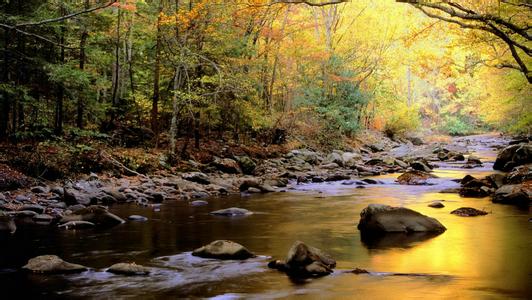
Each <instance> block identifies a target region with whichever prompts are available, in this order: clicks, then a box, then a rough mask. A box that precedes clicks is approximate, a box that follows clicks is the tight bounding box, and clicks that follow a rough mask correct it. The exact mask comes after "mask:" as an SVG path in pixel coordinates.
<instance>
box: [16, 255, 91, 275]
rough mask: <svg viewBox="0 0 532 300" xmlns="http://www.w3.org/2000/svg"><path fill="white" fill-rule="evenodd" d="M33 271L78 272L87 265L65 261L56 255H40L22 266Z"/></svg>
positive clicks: (84, 269)
mask: <svg viewBox="0 0 532 300" xmlns="http://www.w3.org/2000/svg"><path fill="white" fill-rule="evenodd" d="M22 268H23V269H26V270H29V271H31V272H33V273H78V272H83V271H86V270H87V267H85V266H82V265H78V264H72V263H69V262H66V261H64V260H62V259H61V258H59V257H58V256H56V255H41V256H37V257H34V258H32V259H30V260H29V261H28V263H27V264H26V265H25V266H23V267H22Z"/></svg>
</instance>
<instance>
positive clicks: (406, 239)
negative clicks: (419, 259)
mask: <svg viewBox="0 0 532 300" xmlns="http://www.w3.org/2000/svg"><path fill="white" fill-rule="evenodd" d="M440 234H442V232H413V233H402V232H391V233H361V234H360V240H361V241H362V244H363V245H364V246H366V247H367V248H368V249H390V248H404V249H407V248H411V247H414V246H416V245H418V244H419V243H422V242H424V241H426V240H429V239H432V238H434V237H436V236H438V235H440Z"/></svg>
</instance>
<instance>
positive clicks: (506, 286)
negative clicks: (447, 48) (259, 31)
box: [0, 147, 532, 299]
mask: <svg viewBox="0 0 532 300" xmlns="http://www.w3.org/2000/svg"><path fill="white" fill-rule="evenodd" d="M472 149H473V150H474V151H476V155H477V156H480V157H481V158H483V159H484V160H491V161H493V159H494V156H495V152H494V151H493V150H491V149H489V148H485V147H472ZM491 173H493V171H492V170H491V164H489V163H488V164H485V166H484V167H483V168H478V169H472V170H467V169H461V168H460V167H459V165H454V164H442V165H441V168H439V169H436V171H435V174H436V175H438V176H439V177H440V178H437V179H433V180H432V183H433V185H430V186H401V185H397V184H394V180H395V178H396V177H397V175H398V174H391V175H385V176H379V177H376V179H378V180H381V181H382V182H383V184H378V185H367V186H366V188H364V189H357V188H356V186H346V185H342V184H341V182H336V183H329V184H313V185H301V186H297V187H296V189H295V190H290V191H288V192H286V193H276V194H267V195H253V196H250V197H226V198H219V199H210V200H209V204H208V205H206V206H202V207H191V206H189V205H188V204H187V203H186V202H180V201H175V202H168V203H165V204H164V205H163V206H162V207H161V210H160V211H152V210H150V209H146V208H140V207H137V206H134V205H120V206H115V207H113V208H112V209H111V210H112V211H113V212H114V213H116V214H118V215H119V216H122V217H127V216H128V215H131V214H140V215H144V216H146V217H148V218H149V221H147V222H139V223H136V222H128V223H126V224H123V225H120V226H118V227H115V228H112V229H109V230H102V231H96V230H85V231H82V230H79V231H62V230H56V229H53V228H47V227H28V228H19V230H18V231H17V234H16V235H15V236H13V237H9V238H6V237H4V238H2V240H1V247H0V289H1V290H2V295H3V296H5V295H9V298H14V297H15V296H16V298H18V299H21V298H22V297H33V298H37V297H39V298H98V299H101V298H141V299H161V298H178V297H192V298H195V297H201V298H209V297H212V298H214V299H239V298H246V299H249V298H257V299H269V298H311V299H327V298H330V299H332V298H334V299H336V298H345V299H353V298H360V299H405V298H408V299H412V298H420V299H441V298H444V299H446V298H457V299H478V298H482V299H486V298H487V299H497V298H528V299H530V298H532V259H531V257H532V256H531V254H532V239H531V237H532V235H531V233H532V223H530V222H529V218H530V212H529V210H519V209H518V208H515V207H513V206H505V205H498V204H493V203H491V201H490V200H489V198H461V197H459V196H458V195H456V194H441V193H438V192H439V191H440V190H442V189H444V188H449V187H458V184H457V183H454V182H452V181H450V179H456V178H462V177H463V176H464V175H466V174H472V175H474V176H485V175H488V174H491ZM433 200H445V201H444V202H443V203H444V204H445V208H442V209H434V208H429V207H427V204H428V203H430V202H431V201H433ZM370 203H383V204H389V205H394V206H405V207H408V208H411V209H414V210H417V211H419V212H421V213H423V214H426V215H429V216H432V217H435V218H437V219H438V220H439V221H440V222H441V223H443V224H444V225H445V226H446V227H447V231H446V232H445V233H443V234H441V235H437V236H432V235H409V236H403V235H392V236H386V237H385V238H382V239H367V238H365V237H364V238H362V237H361V236H360V233H359V231H358V230H357V229H356V225H357V223H358V219H359V214H360V211H361V210H362V209H363V208H364V207H366V206H367V205H368V204H370ZM232 206H238V207H242V208H246V209H249V210H251V211H253V212H255V214H253V215H251V216H248V217H245V218H223V217H216V216H211V215H209V214H208V212H210V211H212V210H215V209H221V208H227V207H232ZM462 206H471V207H475V208H478V209H484V210H486V211H488V212H490V214H488V215H487V216H481V217H473V218H463V217H458V216H454V215H451V214H449V212H450V211H452V210H453V209H456V208H458V207H462ZM216 239H229V240H234V241H236V242H238V243H241V244H243V245H245V246H246V247H248V248H249V249H250V250H252V251H253V252H255V253H257V254H259V256H258V257H257V258H254V259H251V260H247V261H243V262H240V261H216V260H209V259H200V258H196V257H193V256H191V255H190V251H191V250H192V249H194V248H197V247H199V246H201V245H203V244H206V243H209V242H211V241H212V240H216ZM296 240H301V241H304V242H306V243H308V244H310V245H313V246H315V247H318V248H320V249H323V250H325V251H326V252H329V253H330V254H331V255H332V256H333V257H335V258H336V259H337V262H338V263H337V271H336V272H335V273H334V274H333V275H331V276H328V277H325V278H320V279H315V280H309V281H306V282H294V281H292V280H290V278H288V277H287V276H285V275H284V274H283V273H279V272H277V271H274V270H269V269H268V268H267V267H266V263H267V261H268V259H269V258H270V256H271V257H275V258H283V257H284V256H285V255H286V252H287V251H288V249H289V247H290V246H291V244H292V243H293V242H294V241H296ZM41 254H57V255H59V256H61V257H62V258H63V259H65V260H67V261H71V262H75V263H80V264H84V265H87V266H90V267H92V268H93V269H92V270H90V271H88V272H84V273H82V274H76V275H54V276H46V277H45V276H38V275H28V274H25V273H21V272H18V271H17V270H18V268H19V267H20V266H22V265H23V264H25V263H26V261H27V260H28V259H29V258H31V257H33V256H36V255H41ZM128 261H131V262H133V261H134V262H136V263H138V264H143V265H146V266H150V267H152V268H153V273H152V274H151V275H150V276H146V277H125V276H120V275H112V274H108V273H106V272H103V271H104V268H106V267H108V266H110V265H111V264H114V263H117V262H128ZM355 267H358V268H363V269H367V270H370V271H372V273H370V274H361V275H354V274H346V273H343V272H342V270H349V269H352V268H355ZM390 272H391V273H403V275H405V276H390ZM2 298H3V297H2Z"/></svg>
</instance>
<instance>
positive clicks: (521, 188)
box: [492, 180, 532, 206]
mask: <svg viewBox="0 0 532 300" xmlns="http://www.w3.org/2000/svg"><path fill="white" fill-rule="evenodd" d="M531 199H532V180H528V181H525V182H523V183H520V184H507V185H503V186H502V187H500V188H499V189H497V190H496V191H495V193H494V194H493V198H492V201H493V203H502V204H514V205H521V206H528V205H529V204H530V201H531Z"/></svg>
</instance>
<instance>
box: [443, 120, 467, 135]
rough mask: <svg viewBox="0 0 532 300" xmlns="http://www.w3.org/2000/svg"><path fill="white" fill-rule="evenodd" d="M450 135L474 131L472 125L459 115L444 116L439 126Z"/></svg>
mask: <svg viewBox="0 0 532 300" xmlns="http://www.w3.org/2000/svg"><path fill="white" fill-rule="evenodd" d="M440 129H441V130H443V131H444V132H446V133H448V134H450V135H455V136H456V135H458V136H460V135H467V134H471V133H473V132H474V127H473V125H471V124H469V123H467V122H466V121H465V120H464V119H463V118H461V117H460V116H446V117H445V118H444V120H443V124H442V126H441V128H440Z"/></svg>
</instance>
